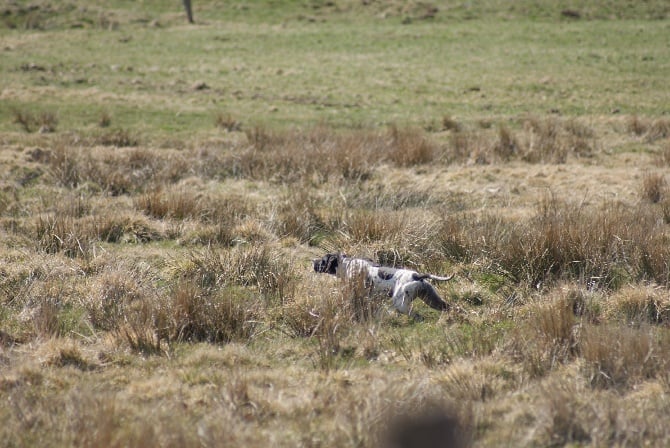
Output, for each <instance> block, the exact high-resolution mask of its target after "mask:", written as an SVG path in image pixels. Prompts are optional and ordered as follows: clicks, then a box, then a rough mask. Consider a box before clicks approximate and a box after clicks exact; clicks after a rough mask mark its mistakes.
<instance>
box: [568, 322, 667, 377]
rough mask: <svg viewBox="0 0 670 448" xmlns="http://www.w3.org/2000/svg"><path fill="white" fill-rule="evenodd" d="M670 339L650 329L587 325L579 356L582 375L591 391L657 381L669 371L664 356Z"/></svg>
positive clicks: (583, 331)
mask: <svg viewBox="0 0 670 448" xmlns="http://www.w3.org/2000/svg"><path fill="white" fill-rule="evenodd" d="M668 350H670V339H668V337H667V335H666V337H665V338H663V337H662V332H659V331H657V330H656V329H654V328H653V327H648V326H641V327H639V328H634V327H629V326H622V325H599V326H593V325H587V326H585V327H584V328H583V329H582V334H581V336H580V341H579V353H580V355H581V357H582V358H583V359H584V360H585V362H586V364H585V366H584V374H585V375H586V378H587V380H588V381H589V383H590V384H591V385H592V386H594V387H627V386H630V385H632V384H635V383H636V382H641V381H644V380H646V379H649V378H660V377H662V376H663V375H665V374H666V372H667V368H668V367H669V364H668V359H667V357H666V356H665V355H664V354H665V353H667V352H668Z"/></svg>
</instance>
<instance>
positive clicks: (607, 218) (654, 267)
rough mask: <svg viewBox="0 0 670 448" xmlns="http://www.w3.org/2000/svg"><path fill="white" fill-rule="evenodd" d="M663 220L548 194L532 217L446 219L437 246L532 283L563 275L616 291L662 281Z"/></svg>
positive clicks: (654, 213)
mask: <svg viewBox="0 0 670 448" xmlns="http://www.w3.org/2000/svg"><path fill="white" fill-rule="evenodd" d="M662 222H663V221H662V220H659V211H658V210H655V209H653V208H650V207H644V206H640V207H637V208H634V209H631V208H629V207H626V206H624V205H623V204H617V203H608V204H604V205H603V206H600V207H596V208H588V207H586V206H584V205H579V204H574V203H567V202H562V201H557V200H555V199H552V198H547V199H545V200H543V201H542V202H541V203H540V204H539V206H538V207H537V209H536V213H535V215H534V216H532V217H531V218H530V219H524V220H508V219H506V218H504V217H501V216H494V215H486V214H485V215H479V216H474V215H467V214H466V215H463V216H461V217H460V218H458V219H457V218H454V217H445V219H444V220H443V222H442V228H443V229H444V230H443V231H440V232H437V240H436V244H437V246H438V247H440V248H442V250H443V251H444V254H445V255H447V256H449V257H452V258H454V259H455V260H457V261H468V260H484V261H486V262H488V263H491V264H493V265H496V266H499V267H500V269H502V270H503V271H504V272H506V273H507V274H506V275H509V276H510V277H511V278H513V279H514V280H515V281H517V282H521V283H524V284H526V285H529V286H533V287H539V286H541V285H543V284H544V283H545V282H547V281H550V282H551V281H555V280H560V279H576V280H578V281H580V282H581V283H582V284H584V285H588V286H589V287H608V288H614V289H616V288H619V287H621V286H622V285H623V284H625V283H626V282H628V281H630V280H635V279H651V280H654V281H656V282H658V283H660V284H663V285H665V284H668V280H669V278H670V277H669V275H670V270H669V269H670V267H669V266H668V264H667V263H666V262H664V261H663V260H664V259H666V258H665V257H667V256H668V254H669V253H670V250H669V249H668V248H667V245H665V244H663V243H662V241H664V239H665V235H666V233H665V230H664V227H663V226H662ZM466 229H467V231H466Z"/></svg>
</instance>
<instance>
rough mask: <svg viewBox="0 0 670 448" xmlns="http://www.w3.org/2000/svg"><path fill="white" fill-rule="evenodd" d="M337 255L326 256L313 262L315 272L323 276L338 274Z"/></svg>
mask: <svg viewBox="0 0 670 448" xmlns="http://www.w3.org/2000/svg"><path fill="white" fill-rule="evenodd" d="M337 259H338V257H337V254H326V255H324V256H323V257H321V258H317V259H315V260H313V263H314V271H316V272H320V273H322V274H331V275H335V274H337V264H338V262H337Z"/></svg>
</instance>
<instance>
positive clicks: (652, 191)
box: [641, 173, 668, 204]
mask: <svg viewBox="0 0 670 448" xmlns="http://www.w3.org/2000/svg"><path fill="white" fill-rule="evenodd" d="M667 190H668V183H667V182H666V180H665V176H663V175H662V174H660V173H647V174H645V175H644V177H643V178H642V186H641V195H642V197H643V198H644V199H646V200H648V201H649V202H652V203H654V204H656V203H658V202H661V200H663V199H665V197H666V195H667Z"/></svg>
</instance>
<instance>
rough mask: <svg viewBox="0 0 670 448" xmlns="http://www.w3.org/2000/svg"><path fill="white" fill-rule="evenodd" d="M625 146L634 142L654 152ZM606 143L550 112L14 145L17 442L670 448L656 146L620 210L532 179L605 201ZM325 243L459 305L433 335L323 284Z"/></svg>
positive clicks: (11, 339)
mask: <svg viewBox="0 0 670 448" xmlns="http://www.w3.org/2000/svg"><path fill="white" fill-rule="evenodd" d="M524 123H525V124H524ZM598 129H601V128H598ZM613 129H615V130H616V129H617V128H616V127H615V128H613ZM624 131H625V135H623V136H622V135H621V134H617V135H616V139H617V144H620V141H619V139H622V138H631V139H634V142H635V144H640V143H639V142H638V140H639V136H628V132H629V131H628V130H624ZM599 132H600V131H599V130H597V129H596V128H594V127H593V126H591V125H588V126H587V125H585V124H584V123H582V122H580V121H573V120H563V119H559V118H556V117H551V118H546V119H545V118H542V119H540V118H538V119H529V118H523V119H520V120H519V122H518V123H505V124H504V125H503V124H501V125H494V124H492V125H490V126H485V127H469V126H468V125H467V123H461V124H460V125H459V126H458V128H453V129H450V130H448V131H447V132H446V133H445V134H444V135H440V134H439V133H435V134H424V133H423V132H422V131H420V130H417V128H402V127H391V128H388V129H381V130H371V129H357V130H349V131H345V130H335V129H331V128H328V127H327V126H325V125H320V126H317V127H314V128H311V129H307V130H297V129H293V130H271V129H269V128H264V127H257V128H255V129H254V128H251V129H250V130H247V132H246V135H242V134H241V133H239V132H237V131H232V132H230V133H227V134H226V136H227V137H226V138H224V139H220V138H219V137H217V139H213V140H206V141H203V142H195V143H189V142H177V143H178V144H177V143H176V144H175V145H174V146H177V147H172V145H171V144H168V143H165V147H162V148H156V147H153V146H147V145H145V144H143V143H142V142H141V141H138V142H137V146H133V147H123V146H122V145H115V146H118V147H110V146H105V145H103V144H101V142H100V141H98V140H96V138H97V137H96V136H95V135H92V136H88V137H86V136H84V137H81V136H80V137H78V138H75V137H73V136H72V135H69V136H65V135H46V134H45V135H35V134H26V135H22V136H21V137H20V138H25V139H30V140H26V142H27V143H26V146H27V147H28V148H29V149H26V150H25V151H24V152H21V153H19V154H20V156H21V157H23V159H21V160H20V161H19V162H16V158H12V157H9V156H7V157H6V158H4V159H0V161H2V163H4V164H7V165H8V166H9V165H10V164H12V163H16V164H18V163H20V164H21V165H20V166H21V167H23V169H24V170H31V172H38V173H40V174H39V175H37V176H36V177H34V178H32V180H31V181H30V182H26V183H20V182H19V180H21V179H23V178H24V177H25V176H26V174H25V172H22V171H21V170H20V169H14V170H7V173H8V174H7V176H8V177H7V178H6V179H5V180H6V181H7V182H12V183H11V185H22V186H21V189H20V190H18V191H14V192H11V193H10V192H9V190H8V189H5V190H3V191H5V193H4V194H3V196H2V200H3V203H2V204H3V205H2V207H1V208H0V218H1V219H2V221H1V222H2V226H1V227H0V229H2V230H1V231H2V232H3V237H6V239H4V240H3V241H4V243H3V246H2V247H3V250H2V251H0V260H1V261H2V269H0V291H1V292H2V298H1V302H0V303H1V304H2V310H1V311H0V323H1V324H2V330H1V332H0V350H2V351H1V352H0V363H1V364H2V366H3V370H2V373H0V396H2V398H3V399H6V402H7V403H10V404H9V405H8V407H6V408H3V409H2V410H0V418H2V419H3V421H4V422H7V423H6V425H5V426H4V427H3V428H2V429H0V434H2V436H4V437H5V438H6V440H8V443H9V444H13V445H18V446H27V445H34V444H35V443H37V442H36V440H35V439H34V438H32V436H30V435H29V434H31V431H33V433H34V432H35V431H36V430H37V433H39V434H41V436H40V437H46V436H45V434H47V433H50V434H51V435H50V436H49V443H51V444H53V445H71V444H74V445H84V446H88V445H97V444H105V445H110V446H114V445H117V446H127V445H135V444H140V443H147V444H150V445H179V446H196V445H197V446H201V445H203V444H205V445H207V444H210V445H216V444H218V443H219V442H221V441H224V442H225V443H230V444H246V445H250V446H261V445H264V444H267V443H268V441H271V443H274V444H277V445H279V446H288V445H290V446H295V445H298V446H300V445H305V446H349V445H356V446H364V447H376V446H379V444H380V443H381V441H382V440H386V439H385V438H386V437H391V438H393V437H396V438H397V437H412V436H411V432H412V431H410V430H409V429H407V431H409V433H408V434H409V435H408V434H405V435H403V434H401V433H402V431H400V429H403V430H404V429H406V428H411V427H424V428H428V426H430V422H431V420H430V419H428V418H424V417H425V415H426V414H425V412H431V410H433V411H435V412H434V413H435V414H438V415H441V416H442V417H444V419H443V420H440V421H442V422H449V425H453V426H454V427H455V428H459V431H460V433H461V434H462V435H463V439H462V440H461V442H463V443H465V444H466V445H469V444H470V445H483V446H489V445H492V446H499V445H501V444H504V445H508V446H524V445H529V444H530V445H533V444H535V445H564V444H587V445H588V444H590V445H599V444H615V445H616V444H626V443H629V441H632V442H631V443H638V442H639V443H640V444H643V443H644V442H648V441H651V443H652V444H654V443H659V444H661V445H662V444H663V443H664V442H665V441H667V440H668V438H669V437H670V435H669V434H668V432H667V430H664V429H662V428H663V425H654V422H656V423H658V422H659V421H661V420H662V419H663V417H664V415H665V413H664V409H665V404H664V403H665V401H664V400H667V393H668V392H667V388H668V384H670V381H669V378H668V375H667V370H668V356H667V353H668V351H669V350H670V348H669V346H668V344H669V341H670V337H669V336H668V327H667V323H668V320H669V319H670V314H669V313H670V311H669V309H670V307H669V306H668V303H667V300H666V296H667V288H668V281H669V279H670V271H669V269H668V263H667V259H668V250H667V244H666V243H667V238H668V236H667V222H668V220H667V211H666V210H665V208H664V204H665V203H666V202H667V198H665V196H666V193H665V188H666V187H665V184H664V178H663V176H661V175H660V174H659V175H658V176H655V175H653V174H649V173H657V171H650V169H652V167H651V165H652V164H653V163H656V162H655V159H654V157H653V155H654V154H655V153H656V148H650V149H649V154H648V156H649V157H648V158H641V159H640V160H641V162H640V163H641V164H643V165H642V166H640V168H639V171H638V177H637V178H635V179H632V180H630V179H628V180H626V183H625V185H626V187H625V188H627V189H628V190H626V189H624V187H623V186H620V185H619V181H617V183H614V184H612V185H615V187H603V188H604V189H605V188H615V190H614V191H615V192H616V194H617V198H618V199H617V200H616V201H615V200H612V199H610V198H609V196H607V195H606V194H600V192H599V191H598V192H594V194H593V195H586V196H584V195H582V194H581V192H580V194H575V193H576V192H575V191H574V188H575V187H572V186H570V185H568V186H562V187H561V188H558V187H559V186H558V185H555V186H556V187H557V189H556V191H555V192H553V193H546V192H540V193H537V192H535V191H534V190H532V188H530V187H528V186H527V185H524V184H523V182H522V180H523V179H522V180H519V173H524V172H525V171H528V172H529V173H530V172H533V173H545V172H549V173H552V172H553V173H559V174H562V175H563V177H560V179H565V178H566V177H567V178H568V179H569V176H570V173H571V170H572V169H575V170H576V171H575V172H580V173H581V172H586V171H588V170H590V171H588V172H590V173H593V176H595V177H597V178H599V179H600V178H602V179H605V180H604V181H603V184H605V183H606V182H607V176H608V175H609V174H610V172H609V170H610V169H611V168H610V165H616V164H622V163H624V164H625V163H628V161H626V160H624V158H621V159H617V158H616V157H615V156H612V155H611V154H609V153H606V152H603V153H601V152H600V148H603V147H607V146H608V140H603V139H602V137H601V136H600V134H599ZM646 132H648V131H645V133H646ZM235 134H237V135H235ZM645 135H646V134H645ZM580 142H582V143H584V144H585V145H586V147H580V145H581V144H582V143H580ZM28 143H30V144H28ZM642 144H647V143H642ZM648 144H649V145H651V143H648ZM35 147H39V148H40V150H39V151H37V150H35V149H34V148H35ZM580 148H581V149H580ZM10 154H11V153H10ZM587 155H588V159H587V158H585V156H587ZM3 157H4V156H3ZM626 157H633V156H631V155H626ZM644 163H647V165H644ZM524 175H525V176H527V177H526V179H530V180H528V182H529V183H531V182H537V179H538V178H540V179H541V180H542V182H545V183H548V184H551V183H552V182H554V181H555V178H553V177H551V176H552V175H551V174H544V175H543V177H539V176H536V175H531V174H528V175H526V174H522V176H524ZM612 175H614V174H612ZM573 176H574V175H573ZM556 179H559V178H558V177H557V178H556ZM617 179H620V178H619V177H618V178H617ZM5 180H3V182H4V181H5ZM14 182H15V183H14ZM505 183H509V184H515V185H516V187H514V188H515V189H512V188H509V191H508V192H506V193H504V194H503V193H499V192H498V190H496V189H490V188H489V185H490V184H494V185H501V184H505ZM645 185H647V188H646V190H647V192H645V187H644V186H645ZM616 188H618V189H616ZM491 191H492V192H491ZM566 192H567V193H566ZM655 192H656V193H658V194H656V193H655ZM652 193H653V194H652ZM656 198H657V199H658V200H656V201H655V200H654V199H656ZM333 250H343V251H346V252H349V253H351V254H354V255H361V256H369V257H373V258H375V259H376V260H378V261H380V262H382V263H384V264H387V265H392V266H407V267H411V268H414V269H417V270H420V271H428V272H433V273H436V274H447V273H451V272H456V273H457V277H456V279H455V280H453V281H452V282H450V283H448V284H440V285H437V288H438V291H439V292H440V294H441V295H442V296H443V297H445V299H447V300H448V301H449V302H450V304H451V309H450V311H449V312H447V313H443V314H440V313H436V312H435V311H433V310H427V309H426V307H424V305H423V304H421V303H417V304H416V305H415V306H416V307H417V311H419V312H420V313H421V314H422V315H424V316H425V320H424V321H423V322H416V321H414V320H412V319H409V318H407V317H406V316H399V315H397V314H395V313H393V312H392V310H390V309H389V304H388V298H387V297H386V296H384V295H383V294H382V295H374V294H370V291H369V290H368V289H367V288H366V287H365V284H364V282H363V281H362V280H361V279H354V280H353V281H351V282H341V281H339V280H338V279H336V278H332V277H330V276H324V275H319V274H315V273H313V272H312V269H311V266H310V261H309V260H310V259H311V258H312V257H314V256H320V255H322V253H323V252H324V251H333ZM643 391H648V392H646V395H645V393H644V392H643ZM649 391H654V392H653V393H652V392H649ZM636 394H640V395H636ZM650 397H652V398H653V399H651V398H650ZM627 400H629V401H630V403H631V404H628V403H629V401H627ZM47 401H48V402H49V403H52V404H51V405H49V406H40V405H39V404H40V403H44V402H47ZM613 406H614V409H615V410H612V407H613ZM149 408H151V409H152V412H147V409H149ZM640 412H644V413H645V415H648V416H649V418H650V419H651V420H650V421H648V422H647V421H643V420H642V419H640V418H639V417H638V416H639V415H640ZM408 415H416V416H418V417H420V418H408V417H407V416H408ZM396 419H399V420H396ZM396 421H398V422H399V423H398V424H397V425H395V424H393V425H391V426H392V427H393V428H396V429H398V430H399V431H392V430H391V428H389V425H388V423H389V422H396ZM401 421H404V424H401ZM585 421H588V422H590V424H589V425H585V424H584V422H585ZM222 425H225V430H224V429H222V428H224V426H222ZM421 425H428V426H421ZM510 428H515V430H514V431H512V430H511V429H510ZM640 430H642V431H644V435H641V434H640V432H639V431H640ZM442 435H443V436H445V434H442ZM445 437H446V436H445ZM224 442H221V443H224Z"/></svg>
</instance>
